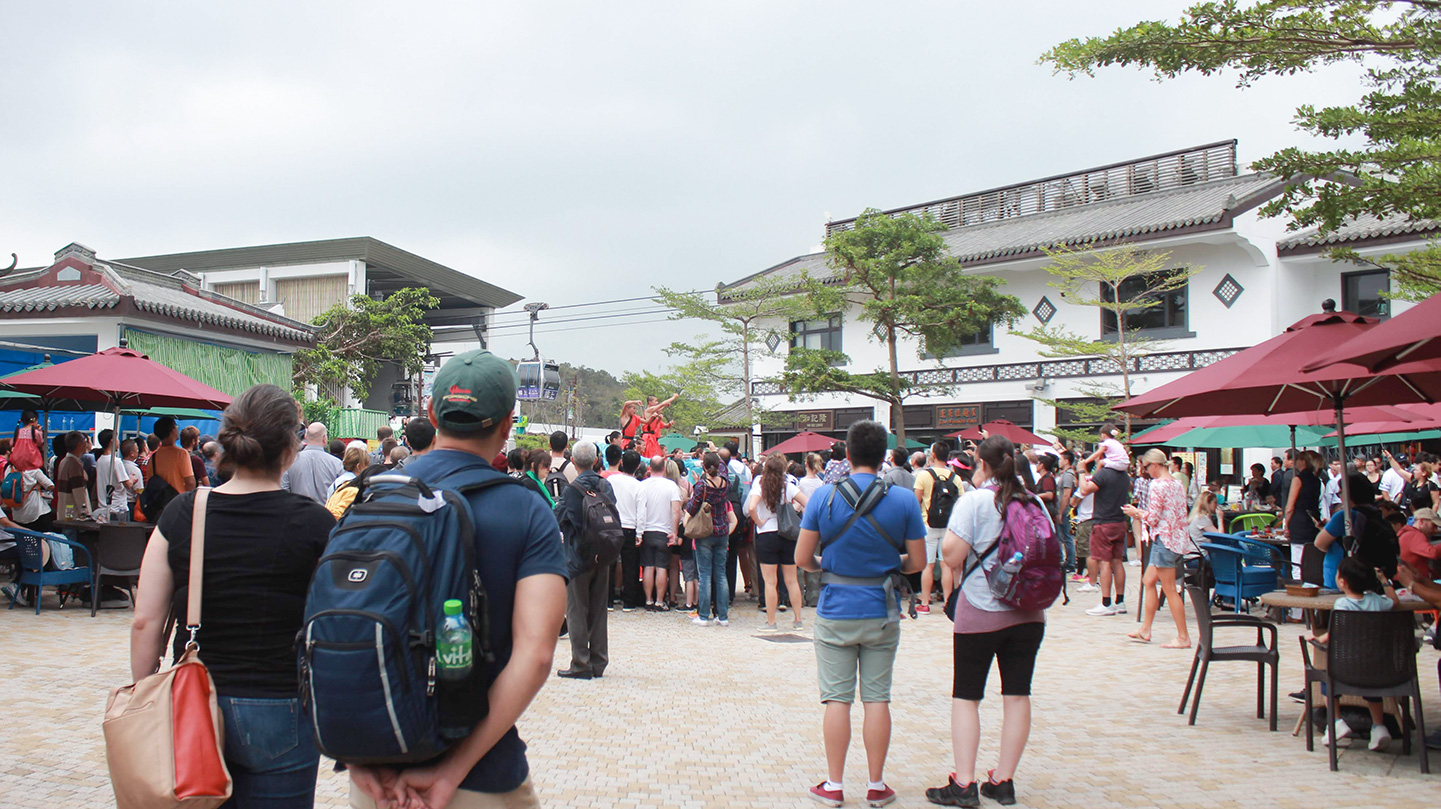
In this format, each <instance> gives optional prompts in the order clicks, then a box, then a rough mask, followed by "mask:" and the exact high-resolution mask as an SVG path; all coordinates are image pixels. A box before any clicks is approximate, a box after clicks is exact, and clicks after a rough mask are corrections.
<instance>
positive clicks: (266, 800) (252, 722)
mask: <svg viewBox="0 0 1441 809" xmlns="http://www.w3.org/2000/svg"><path fill="white" fill-rule="evenodd" d="M219 702H220V713H221V714H222V715H223V716H224V717H225V764H226V766H228V767H229V768H230V778H231V780H232V781H234V783H235V786H234V790H233V791H232V792H231V796H230V800H228V801H226V802H225V803H223V804H221V806H220V809H310V807H311V806H314V805H315V774H316V769H317V768H318V767H319V765H320V753H318V752H316V750H315V740H314V738H313V736H312V735H311V732H310V723H309V722H307V721H306V719H305V717H304V716H302V715H301V709H300V700H299V699H298V698H295V699H253V698H250V697H227V696H225V695H223V694H222V695H220V697H219Z"/></svg>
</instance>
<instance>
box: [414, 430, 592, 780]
mask: <svg viewBox="0 0 1441 809" xmlns="http://www.w3.org/2000/svg"><path fill="white" fill-rule="evenodd" d="M462 469H476V470H479V471H480V475H481V476H482V477H484V478H488V477H506V475H505V473H504V472H497V471H496V470H495V469H493V468H491V466H490V464H489V463H488V462H487V461H486V460H485V459H483V458H480V457H478V456H476V455H472V454H470V453H468V452H460V451H458V450H450V449H436V450H431V451H430V452H427V453H426V454H424V455H421V456H420V457H418V458H416V459H414V460H413V461H410V462H408V463H406V465H405V474H407V475H410V476H411V477H415V478H420V479H421V480H423V481H425V482H426V483H437V482H441V484H440V485H442V486H443V485H444V484H443V481H442V478H444V477H445V476H447V475H449V474H452V473H454V472H457V471H460V470H462ZM470 508H471V510H472V511H473V512H474V513H475V547H476V556H475V559H476V564H477V565H478V566H479V567H480V578H481V581H482V582H483V583H484V584H485V592H486V595H487V597H488V599H489V604H490V643H491V648H492V649H493V650H494V652H495V662H493V663H491V664H490V665H489V667H488V668H489V671H488V675H489V676H488V680H487V683H486V686H487V687H489V685H490V684H491V683H493V682H494V681H495V678H496V676H497V675H498V674H500V671H501V669H503V668H505V665H506V663H508V662H509V661H510V652H511V646H512V639H511V618H512V616H513V614H514V612H515V585H516V582H518V581H520V580H521V579H523V578H526V577H527V576H538V575H542V574H546V573H553V574H555V575H557V576H560V577H562V578H564V577H565V575H566V567H565V556H564V553H563V551H562V549H561V544H560V528H559V527H557V525H556V522H555V515H554V514H553V513H552V512H551V510H550V509H549V508H547V507H546V505H545V503H544V502H543V501H542V500H541V498H539V497H536V496H535V493H534V492H532V491H531V490H529V489H527V488H525V487H524V486H511V485H501V486H496V487H493V488H490V489H486V490H485V491H482V492H477V493H476V494H473V495H471V496H470ZM529 774H530V765H529V763H527V762H526V759H525V742H523V741H521V738H520V734H519V733H518V732H516V729H515V728H514V727H512V728H511V729H510V730H508V731H506V733H505V735H504V736H502V737H501V738H500V740H499V741H497V742H496V743H495V746H494V747H492V748H491V749H490V752H488V753H486V754H485V757H484V758H482V759H481V760H480V761H479V762H478V763H477V764H476V765H475V768H474V769H472V770H471V771H470V774H469V775H467V776H466V777H465V780H463V781H461V783H460V786H461V788H462V789H469V790H473V791H475V792H510V791H511V790H514V789H518V788H520V785H521V784H522V783H523V782H524V781H525V779H526V777H527V776H528V775H529Z"/></svg>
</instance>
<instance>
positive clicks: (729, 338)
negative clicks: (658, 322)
mask: <svg viewBox="0 0 1441 809" xmlns="http://www.w3.org/2000/svg"><path fill="white" fill-rule="evenodd" d="M808 281H809V279H808V278H807V276H805V275H802V276H801V277H800V278H794V277H791V278H774V277H770V276H761V277H759V278H756V279H754V280H751V281H748V282H747V283H746V284H745V285H744V286H741V287H736V288H733V289H726V290H722V289H721V288H720V287H717V288H716V293H715V294H716V298H717V300H716V301H715V302H712V301H711V300H710V299H709V293H698V292H676V291H674V290H672V289H668V288H666V287H656V289H655V295H656V300H658V301H660V302H661V303H663V304H665V305H666V306H668V307H670V308H672V309H674V310H675V312H674V313H673V314H672V315H671V319H672V320H704V321H709V322H711V323H714V324H716V326H717V327H718V328H719V329H720V333H721V336H720V337H719V338H718V339H717V338H714V337H705V336H701V337H697V338H696V339H695V340H694V341H692V342H690V343H672V344H671V346H670V348H668V349H666V353H667V354H669V355H670V356H672V357H679V358H681V359H682V361H683V362H684V363H685V364H687V365H690V366H692V367H691V368H690V370H689V371H688V374H689V375H690V376H691V377H692V378H697V379H702V380H704V381H705V382H706V383H707V385H708V388H707V389H708V390H709V391H711V392H712V394H713V395H715V396H716V397H717V398H719V397H725V396H730V395H735V394H739V395H741V396H742V397H744V399H745V403H746V424H747V425H752V424H756V423H758V420H759V421H763V420H765V419H767V418H771V417H770V416H767V415H766V414H764V413H763V412H761V411H760V410H759V409H758V408H757V407H756V404H755V401H754V398H753V397H752V396H751V395H750V389H751V381H752V376H751V371H752V365H751V356H752V352H755V351H758V350H760V347H761V346H763V345H764V344H765V341H766V339H767V338H768V337H770V336H771V334H772V333H773V331H772V326H771V324H772V323H774V322H775V321H778V320H779V321H785V322H788V321H791V320H796V319H800V318H804V317H807V316H809V315H812V314H814V313H815V309H814V306H813V305H812V304H814V303H815V302H816V301H823V302H824V301H826V300H827V299H826V298H825V296H824V295H823V294H820V295H810V296H802V295H797V294H796V293H797V292H798V291H800V290H801V289H802V288H803V287H804V285H805V284H807V283H808ZM632 398H634V397H632ZM662 398H664V397H662ZM677 405H679V402H678V403H677ZM717 409H719V407H713V408H711V410H710V411H707V412H714V411H715V410H717ZM703 418H704V415H701V416H700V419H703ZM746 433H747V439H748V440H747V443H749V433H750V430H749V429H747V430H746Z"/></svg>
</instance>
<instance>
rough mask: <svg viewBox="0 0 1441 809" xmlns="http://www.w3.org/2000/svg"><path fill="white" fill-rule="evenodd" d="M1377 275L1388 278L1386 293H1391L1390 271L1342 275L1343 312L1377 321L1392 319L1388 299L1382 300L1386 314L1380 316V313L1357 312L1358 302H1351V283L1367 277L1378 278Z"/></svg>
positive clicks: (1370, 271) (1368, 271)
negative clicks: (1356, 305) (1372, 318)
mask: <svg viewBox="0 0 1441 809" xmlns="http://www.w3.org/2000/svg"><path fill="white" fill-rule="evenodd" d="M1377 275H1384V276H1386V292H1388V293H1389V292H1390V291H1391V271H1390V270H1356V271H1355V272H1343V273H1341V309H1342V310H1343V311H1346V312H1354V313H1355V314H1358V315H1362V316H1364V317H1374V318H1376V319H1377V320H1386V319H1388V318H1390V317H1391V302H1390V301H1389V300H1388V299H1386V298H1381V299H1380V303H1381V305H1382V306H1384V307H1385V312H1384V313H1379V314H1378V313H1375V312H1373V313H1370V314H1367V313H1365V312H1361V311H1358V310H1357V307H1355V304H1356V303H1357V302H1356V301H1354V300H1350V298H1351V282H1352V281H1355V280H1360V279H1361V278H1367V277H1371V276H1377Z"/></svg>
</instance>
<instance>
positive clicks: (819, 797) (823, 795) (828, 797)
mask: <svg viewBox="0 0 1441 809" xmlns="http://www.w3.org/2000/svg"><path fill="white" fill-rule="evenodd" d="M811 800H813V801H815V802H816V803H819V804H822V805H823V806H840V805H841V802H842V801H844V800H845V798H844V797H843V796H842V795H841V791H840V790H839V789H826V782H825V781H822V782H820V783H819V784H816V785H815V786H813V787H811Z"/></svg>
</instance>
